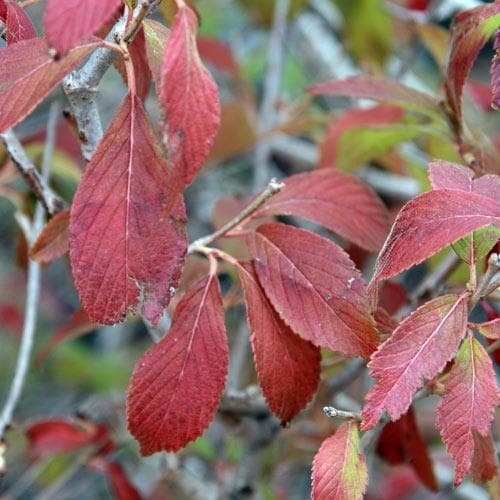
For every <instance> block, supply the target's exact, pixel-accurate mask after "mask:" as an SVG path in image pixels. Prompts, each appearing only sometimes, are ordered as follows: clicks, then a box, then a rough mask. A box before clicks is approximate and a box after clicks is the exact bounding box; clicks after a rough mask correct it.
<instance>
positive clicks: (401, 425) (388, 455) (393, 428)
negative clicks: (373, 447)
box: [377, 406, 438, 491]
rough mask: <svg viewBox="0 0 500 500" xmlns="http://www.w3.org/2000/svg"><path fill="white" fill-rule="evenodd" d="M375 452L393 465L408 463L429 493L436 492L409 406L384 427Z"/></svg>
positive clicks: (432, 472) (425, 450)
mask: <svg viewBox="0 0 500 500" xmlns="http://www.w3.org/2000/svg"><path fill="white" fill-rule="evenodd" d="M377 452H378V453H379V455H380V456H382V457H383V458H384V459H385V460H387V461H388V462H389V463H390V464H393V465H395V464H401V463H406V462H409V463H410V464H411V465H412V467H413V469H414V471H415V473H416V474H417V476H418V477H419V479H420V480H421V481H422V483H423V484H425V486H427V488H429V489H430V490H431V491H438V484H437V480H436V477H435V475H434V470H433V468H432V460H431V457H430V456H429V453H428V451H427V446H426V444H425V441H424V439H423V437H422V435H421V434H420V430H419V428H418V425H417V420H416V418H415V412H414V411H413V408H412V407H411V406H410V409H409V410H408V412H407V413H405V414H404V415H403V416H402V417H401V418H400V419H399V420H396V421H395V422H388V423H387V424H386V425H385V426H384V428H383V430H382V433H381V434H380V438H379V441H378V444H377Z"/></svg>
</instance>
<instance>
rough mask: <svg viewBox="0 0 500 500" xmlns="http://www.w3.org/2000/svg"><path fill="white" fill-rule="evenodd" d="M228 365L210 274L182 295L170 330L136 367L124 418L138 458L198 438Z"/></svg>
mask: <svg viewBox="0 0 500 500" xmlns="http://www.w3.org/2000/svg"><path fill="white" fill-rule="evenodd" d="M227 367H228V349H227V340H226V334H225V327H224V310H223V308H222V298H221V294H220V288H219V282H218V280H217V276H215V275H214V274H210V275H209V276H207V277H205V278H203V279H202V280H200V281H198V282H197V283H196V284H195V285H193V287H192V288H191V289H190V290H189V291H188V292H187V293H186V294H185V295H184V296H183V297H182V299H181V300H180V301H179V303H178V304H177V307H176V308H175V311H174V315H173V319H172V326H171V328H170V331H169V332H168V333H167V335H166V336H165V337H164V338H163V339H162V340H161V341H160V342H159V343H158V344H156V345H154V346H153V347H151V348H150V349H149V351H147V352H146V353H145V354H144V355H143V356H142V357H141V358H140V359H139V361H138V362H137V363H136V365H135V368H134V372H133V374H132V378H131V381H130V385H129V389H128V396H127V416H128V428H129V430H130V432H131V433H132V434H133V436H134V437H135V438H136V439H137V440H138V441H139V444H140V445H141V453H142V455H151V454H152V453H155V452H157V451H162V450H163V451H177V450H179V449H180V448H182V447H183V446H186V444H187V443H189V442H190V441H193V440H194V439H196V438H197V437H199V436H201V434H202V433H203V431H204V430H205V429H206V428H207V427H208V425H209V424H210V422H211V421H212V419H213V417H214V414H215V410H216V409H217V405H218V403H219V400H220V398H221V396H222V391H223V390H224V384H225V379H226V374H227Z"/></svg>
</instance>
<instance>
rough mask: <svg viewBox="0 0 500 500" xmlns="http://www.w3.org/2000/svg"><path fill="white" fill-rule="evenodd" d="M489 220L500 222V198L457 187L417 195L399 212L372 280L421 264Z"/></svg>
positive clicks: (490, 221) (491, 222)
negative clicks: (469, 191)
mask: <svg viewBox="0 0 500 500" xmlns="http://www.w3.org/2000/svg"><path fill="white" fill-rule="evenodd" d="M489 224H495V225H497V226H498V225H499V224H500V201H495V200H493V199H492V198H489V197H486V196H483V195H480V194H476V193H466V192H463V191H459V190H456V189H438V190H436V191H431V192H429V193H424V194H422V195H420V196H417V197H416V198H414V199H413V200H411V201H410V202H409V203H407V204H406V205H405V206H404V207H403V209H402V210H401V211H400V212H399V214H398V216H397V218H396V221H395V222H394V225H393V227H392V229H391V232H390V234H389V236H388V238H387V241H386V242H385V245H384V247H383V248H382V250H381V252H380V254H379V258H378V261H377V266H376V269H375V274H374V277H373V281H377V280H381V279H387V278H390V277H391V276H394V275H395V274H398V273H400V272H402V271H404V270H405V269H408V268H409V267H410V266H413V265H415V264H419V263H420V262H422V261H423V260H425V259H427V258H428V257H430V256H431V255H433V254H435V253H436V252H438V251H439V250H441V249H442V248H445V247H446V246H448V245H450V244H451V243H453V242H455V241H457V240H458V239H460V238H462V237H464V236H465V235H467V234H469V233H470V232H472V231H475V230H476V229H479V228H481V227H484V226H487V225H489Z"/></svg>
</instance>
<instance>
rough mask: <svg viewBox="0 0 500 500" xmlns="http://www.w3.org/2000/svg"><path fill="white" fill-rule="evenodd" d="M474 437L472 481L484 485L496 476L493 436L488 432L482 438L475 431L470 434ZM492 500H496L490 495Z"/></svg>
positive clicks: (471, 468)
mask: <svg viewBox="0 0 500 500" xmlns="http://www.w3.org/2000/svg"><path fill="white" fill-rule="evenodd" d="M472 434H473V436H474V455H473V456H472V463H471V467H470V474H471V476H472V480H473V481H475V482H476V483H479V482H482V483H485V482H487V481H490V480H491V479H493V478H494V477H495V476H496V474H497V460H496V455H497V453H496V450H495V444H494V443H493V436H492V435H491V432H488V434H487V435H486V436H482V435H481V434H479V432H477V431H473V432H472ZM492 498H496V497H494V496H493V495H492Z"/></svg>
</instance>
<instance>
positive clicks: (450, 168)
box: [429, 160, 500, 201]
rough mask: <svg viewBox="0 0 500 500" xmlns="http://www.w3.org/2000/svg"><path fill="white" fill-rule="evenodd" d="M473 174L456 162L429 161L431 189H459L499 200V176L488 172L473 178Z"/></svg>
mask: <svg viewBox="0 0 500 500" xmlns="http://www.w3.org/2000/svg"><path fill="white" fill-rule="evenodd" d="M474 175H475V173H474V171H473V170H471V169H470V168H469V167H464V166H463V165H457V164H456V163H450V162H447V161H443V160H438V161H434V162H432V163H429V180H430V181H431V185H432V189H459V190H460V191H467V192H468V193H476V194H481V195H483V196H488V197H489V198H492V199H493V200H495V201H498V200H500V176H498V175H493V174H488V175H483V176H481V177H479V178H477V179H474Z"/></svg>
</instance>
